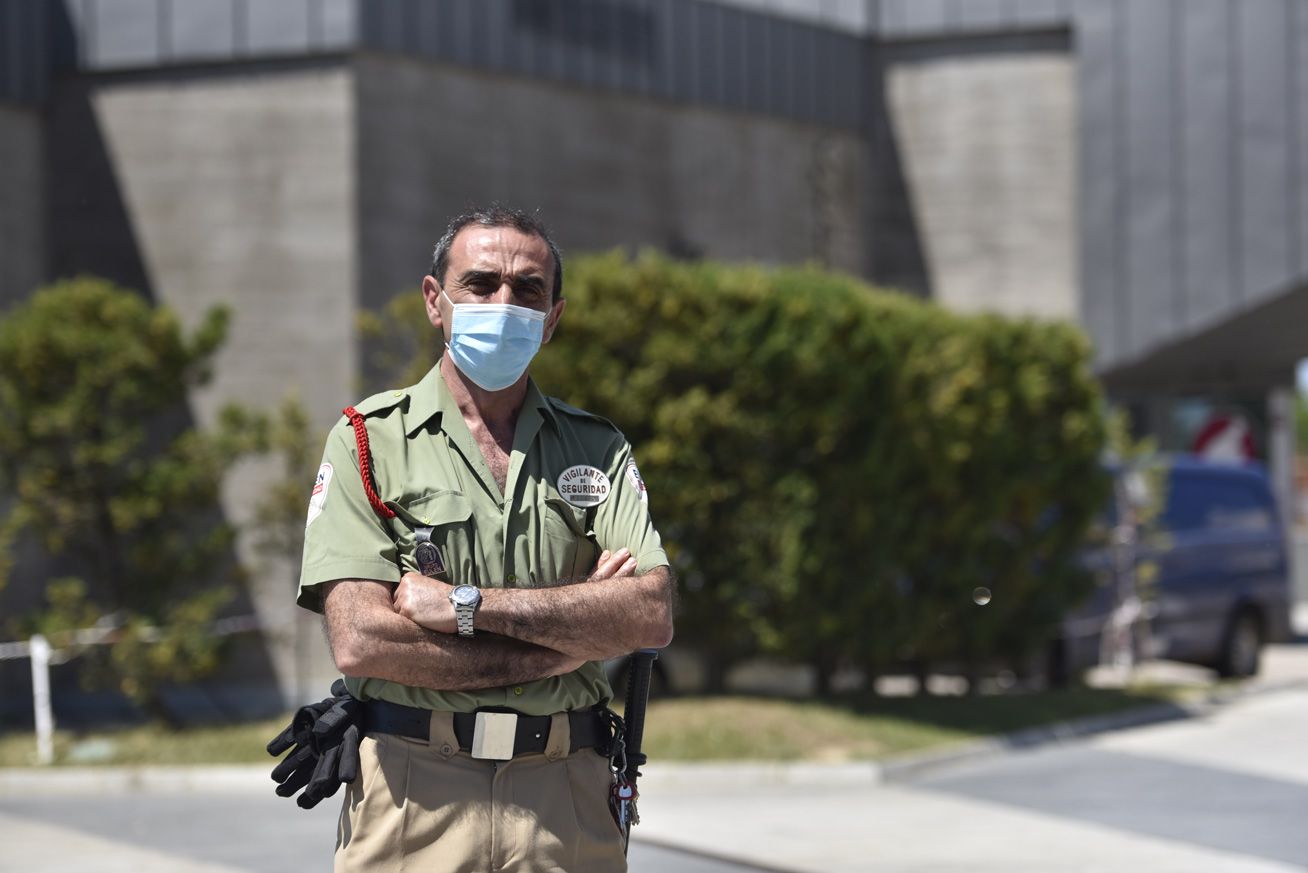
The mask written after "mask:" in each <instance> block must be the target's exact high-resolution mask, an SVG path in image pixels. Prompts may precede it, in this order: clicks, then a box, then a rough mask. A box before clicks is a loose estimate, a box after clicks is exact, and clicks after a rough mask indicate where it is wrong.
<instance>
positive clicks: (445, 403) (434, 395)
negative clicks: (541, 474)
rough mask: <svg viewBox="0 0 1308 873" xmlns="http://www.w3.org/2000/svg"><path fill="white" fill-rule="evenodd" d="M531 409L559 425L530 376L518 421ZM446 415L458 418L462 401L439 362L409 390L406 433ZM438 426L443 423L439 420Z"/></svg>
mask: <svg viewBox="0 0 1308 873" xmlns="http://www.w3.org/2000/svg"><path fill="white" fill-rule="evenodd" d="M531 409H536V410H539V412H540V416H541V418H542V419H544V420H547V421H549V423H550V424H551V425H552V426H554V427H555V428H557V427H558V422H557V421H556V420H555V418H554V408H553V407H552V406H550V404H549V402H548V401H547V400H546V399H545V395H544V394H541V392H540V389H539V388H537V387H536V381H535V380H534V379H532V378H531V377H530V376H528V377H527V394H526V396H524V397H523V399H522V409H521V410H520V411H519V412H518V420H519V421H521V420H522V416H523V415H524V414H525V413H526V412H527V411H528V410H531ZM446 415H452V416H455V417H456V418H457V417H459V415H460V412H459V406H458V404H457V403H455V402H454V397H453V396H452V395H451V394H450V389H449V388H448V387H447V386H446V385H445V379H444V378H443V377H442V376H441V365H440V361H437V362H436V366H434V367H432V368H431V369H430V370H428V371H427V375H426V376H423V377H422V381H421V382H419V383H418V384H417V385H414V386H413V387H412V388H410V389H409V414H408V416H407V417H406V419H405V430H404V433H405V435H406V436H409V437H412V436H413V435H414V434H416V433H417V432H418V431H420V430H422V428H423V426H424V425H426V424H427V422H429V421H431V420H432V418H433V417H436V416H442V417H443V416H446ZM437 426H440V424H439V422H438V424H437Z"/></svg>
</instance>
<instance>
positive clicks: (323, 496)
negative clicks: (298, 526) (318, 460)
mask: <svg viewBox="0 0 1308 873" xmlns="http://www.w3.org/2000/svg"><path fill="white" fill-rule="evenodd" d="M330 484H332V465H331V464H323V465H322V466H321V467H319V468H318V478H316V479H314V480H313V494H312V495H311V496H310V497H309V517H308V518H307V519H305V522H304V526H305V527H308V526H309V525H311V524H313V520H314V519H315V518H317V517H318V516H320V515H322V506H323V504H324V503H326V502H327V486H328V485H330Z"/></svg>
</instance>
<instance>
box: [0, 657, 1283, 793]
mask: <svg viewBox="0 0 1308 873" xmlns="http://www.w3.org/2000/svg"><path fill="white" fill-rule="evenodd" d="M1299 688H1308V679H1287V680H1282V681H1276V682H1266V683H1258V684H1256V685H1252V686H1242V687H1238V688H1217V689H1213V690H1212V691H1210V692H1208V693H1207V694H1206V695H1204V696H1203V697H1202V698H1200V699H1199V700H1197V701H1195V702H1192V703H1184V704H1182V703H1161V704H1152V705H1149V706H1142V707H1139V708H1136V709H1129V710H1125V711H1123V712H1118V713H1111V714H1108V715H1097V716H1089V717H1087V718H1083V719H1076V720H1074V721H1066V722H1057V723H1055V724H1050V725H1045V726H1043V727H1036V728H1027V729H1025V730H1021V731H1017V732H1015V733H1010V734H1001V735H998V736H993V737H986V738H983V739H977V740H970V741H967V742H963V743H959V744H956V745H953V746H950V747H948V748H946V749H941V750H938V751H934V752H925V753H922V754H916V755H907V756H903V757H898V758H892V759H890V760H887V761H853V762H840V763H829V764H827V763H820V762H812V761H799V762H794V763H786V762H773V761H768V762H760V761H741V762H732V761H708V762H703V763H677V762H668V763H658V762H655V763H652V764H648V765H646V769H645V772H644V774H643V776H642V781H641V787H642V788H645V789H646V790H660V789H673V790H675V789H681V790H685V789H696V788H698V789H707V790H747V789H750V788H765V787H811V786H822V787H826V788H867V787H872V786H876V785H883V784H903V783H911V782H913V781H915V780H918V779H923V778H929V777H931V776H932V775H935V774H937V773H939V772H941V771H943V770H946V769H949V768H952V767H955V766H958V765H961V764H966V763H973V762H976V761H981V760H985V759H988V758H994V757H998V756H1000V755H1006V754H1012V753H1015V752H1020V751H1031V750H1033V749H1038V748H1042V747H1046V746H1052V745H1056V744H1059V743H1065V742H1070V741H1075V740H1078V739H1083V738H1085V737H1090V736H1095V735H1098V734H1104V733H1110V732H1112V731H1118V730H1127V729H1130V728H1136V727H1144V726H1146V725H1151V724H1163V723H1165V722H1169V721H1179V720H1182V719H1187V718H1194V717H1198V716H1203V715H1207V714H1209V713H1211V712H1214V711H1216V710H1217V709H1220V708H1222V707H1223V706H1227V705H1229V704H1232V703H1236V702H1238V701H1240V700H1242V699H1244V698H1247V697H1253V696H1258V695H1262V694H1268V693H1273V692H1277V691H1289V690H1294V689H1299ZM270 763H271V762H270ZM269 767H270V764H233V765H221V766H166V765H146V766H128V767H113V766H107V767H51V768H38V767H14V768H0V797H13V796H30V795H60V794H64V795H66V794H86V793H93V794H125V793H134V792H188V791H204V792H237V793H240V792H250V791H259V790H265V789H267V790H268V791H269V793H270V794H271V793H272V792H271V789H272V788H273V787H274V786H273V785H272V779H271V777H270V776H269Z"/></svg>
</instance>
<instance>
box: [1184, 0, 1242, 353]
mask: <svg viewBox="0 0 1308 873" xmlns="http://www.w3.org/2000/svg"><path fill="white" fill-rule="evenodd" d="M1227 5H1228V4H1227V3H1226V2H1225V0H1191V2H1188V3H1186V4H1185V5H1184V10H1185V11H1184V14H1183V15H1182V16H1181V18H1180V19H1179V22H1178V23H1179V27H1180V30H1179V35H1180V43H1181V54H1182V76H1181V83H1182V90H1181V100H1180V109H1181V118H1180V129H1179V131H1178V132H1179V135H1180V136H1181V137H1182V140H1183V142H1184V146H1183V151H1182V155H1183V160H1182V163H1183V168H1182V177H1181V178H1182V185H1181V194H1182V204H1181V210H1182V214H1183V220H1182V233H1183V236H1184V242H1183V245H1182V249H1183V257H1182V260H1181V270H1180V272H1181V275H1182V280H1183V282H1184V291H1185V325H1184V327H1185V329H1186V330H1196V329H1199V328H1201V327H1203V326H1205V325H1208V324H1210V323H1212V321H1213V320H1214V319H1216V318H1218V317H1220V314H1221V313H1222V312H1223V311H1225V310H1226V309H1227V308H1229V307H1230V306H1231V305H1232V301H1233V300H1234V299H1235V290H1234V289H1235V285H1236V277H1235V274H1234V272H1233V261H1232V256H1233V252H1232V242H1233V233H1232V227H1233V221H1234V219H1235V216H1234V209H1233V207H1232V203H1231V191H1232V186H1233V183H1234V179H1233V176H1232V164H1233V157H1232V156H1233V151H1232V147H1233V138H1232V136H1231V135H1230V133H1229V130H1230V127H1231V112H1232V109H1231V84H1230V82H1231V80H1230V71H1231V61H1232V58H1231V52H1230V44H1229V43H1228V42H1227V40H1226V37H1225V34H1226V26H1227Z"/></svg>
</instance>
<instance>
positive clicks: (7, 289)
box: [0, 105, 46, 310]
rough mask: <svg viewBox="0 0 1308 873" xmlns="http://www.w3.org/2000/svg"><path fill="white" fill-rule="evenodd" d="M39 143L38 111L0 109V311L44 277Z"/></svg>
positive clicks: (42, 166) (41, 152) (42, 159)
mask: <svg viewBox="0 0 1308 873" xmlns="http://www.w3.org/2000/svg"><path fill="white" fill-rule="evenodd" d="M43 141H44V136H43V131H42V124H41V116H40V115H39V114H38V113H36V112H34V111H30V110H27V109H23V108H19V107H11V106H4V105H0V191H3V192H4V196H3V197H0V310H3V309H7V308H8V307H9V306H12V305H13V304H14V303H16V302H18V301H19V300H22V299H23V298H25V297H26V296H27V295H28V294H29V293H30V292H31V291H32V289H33V288H35V287H36V286H38V285H40V284H41V282H42V281H43V280H44V279H45V252H46V248H45V219H46V211H45V196H44V195H45V192H44V188H43V180H44V177H45V156H44V147H43V146H44V142H43Z"/></svg>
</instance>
